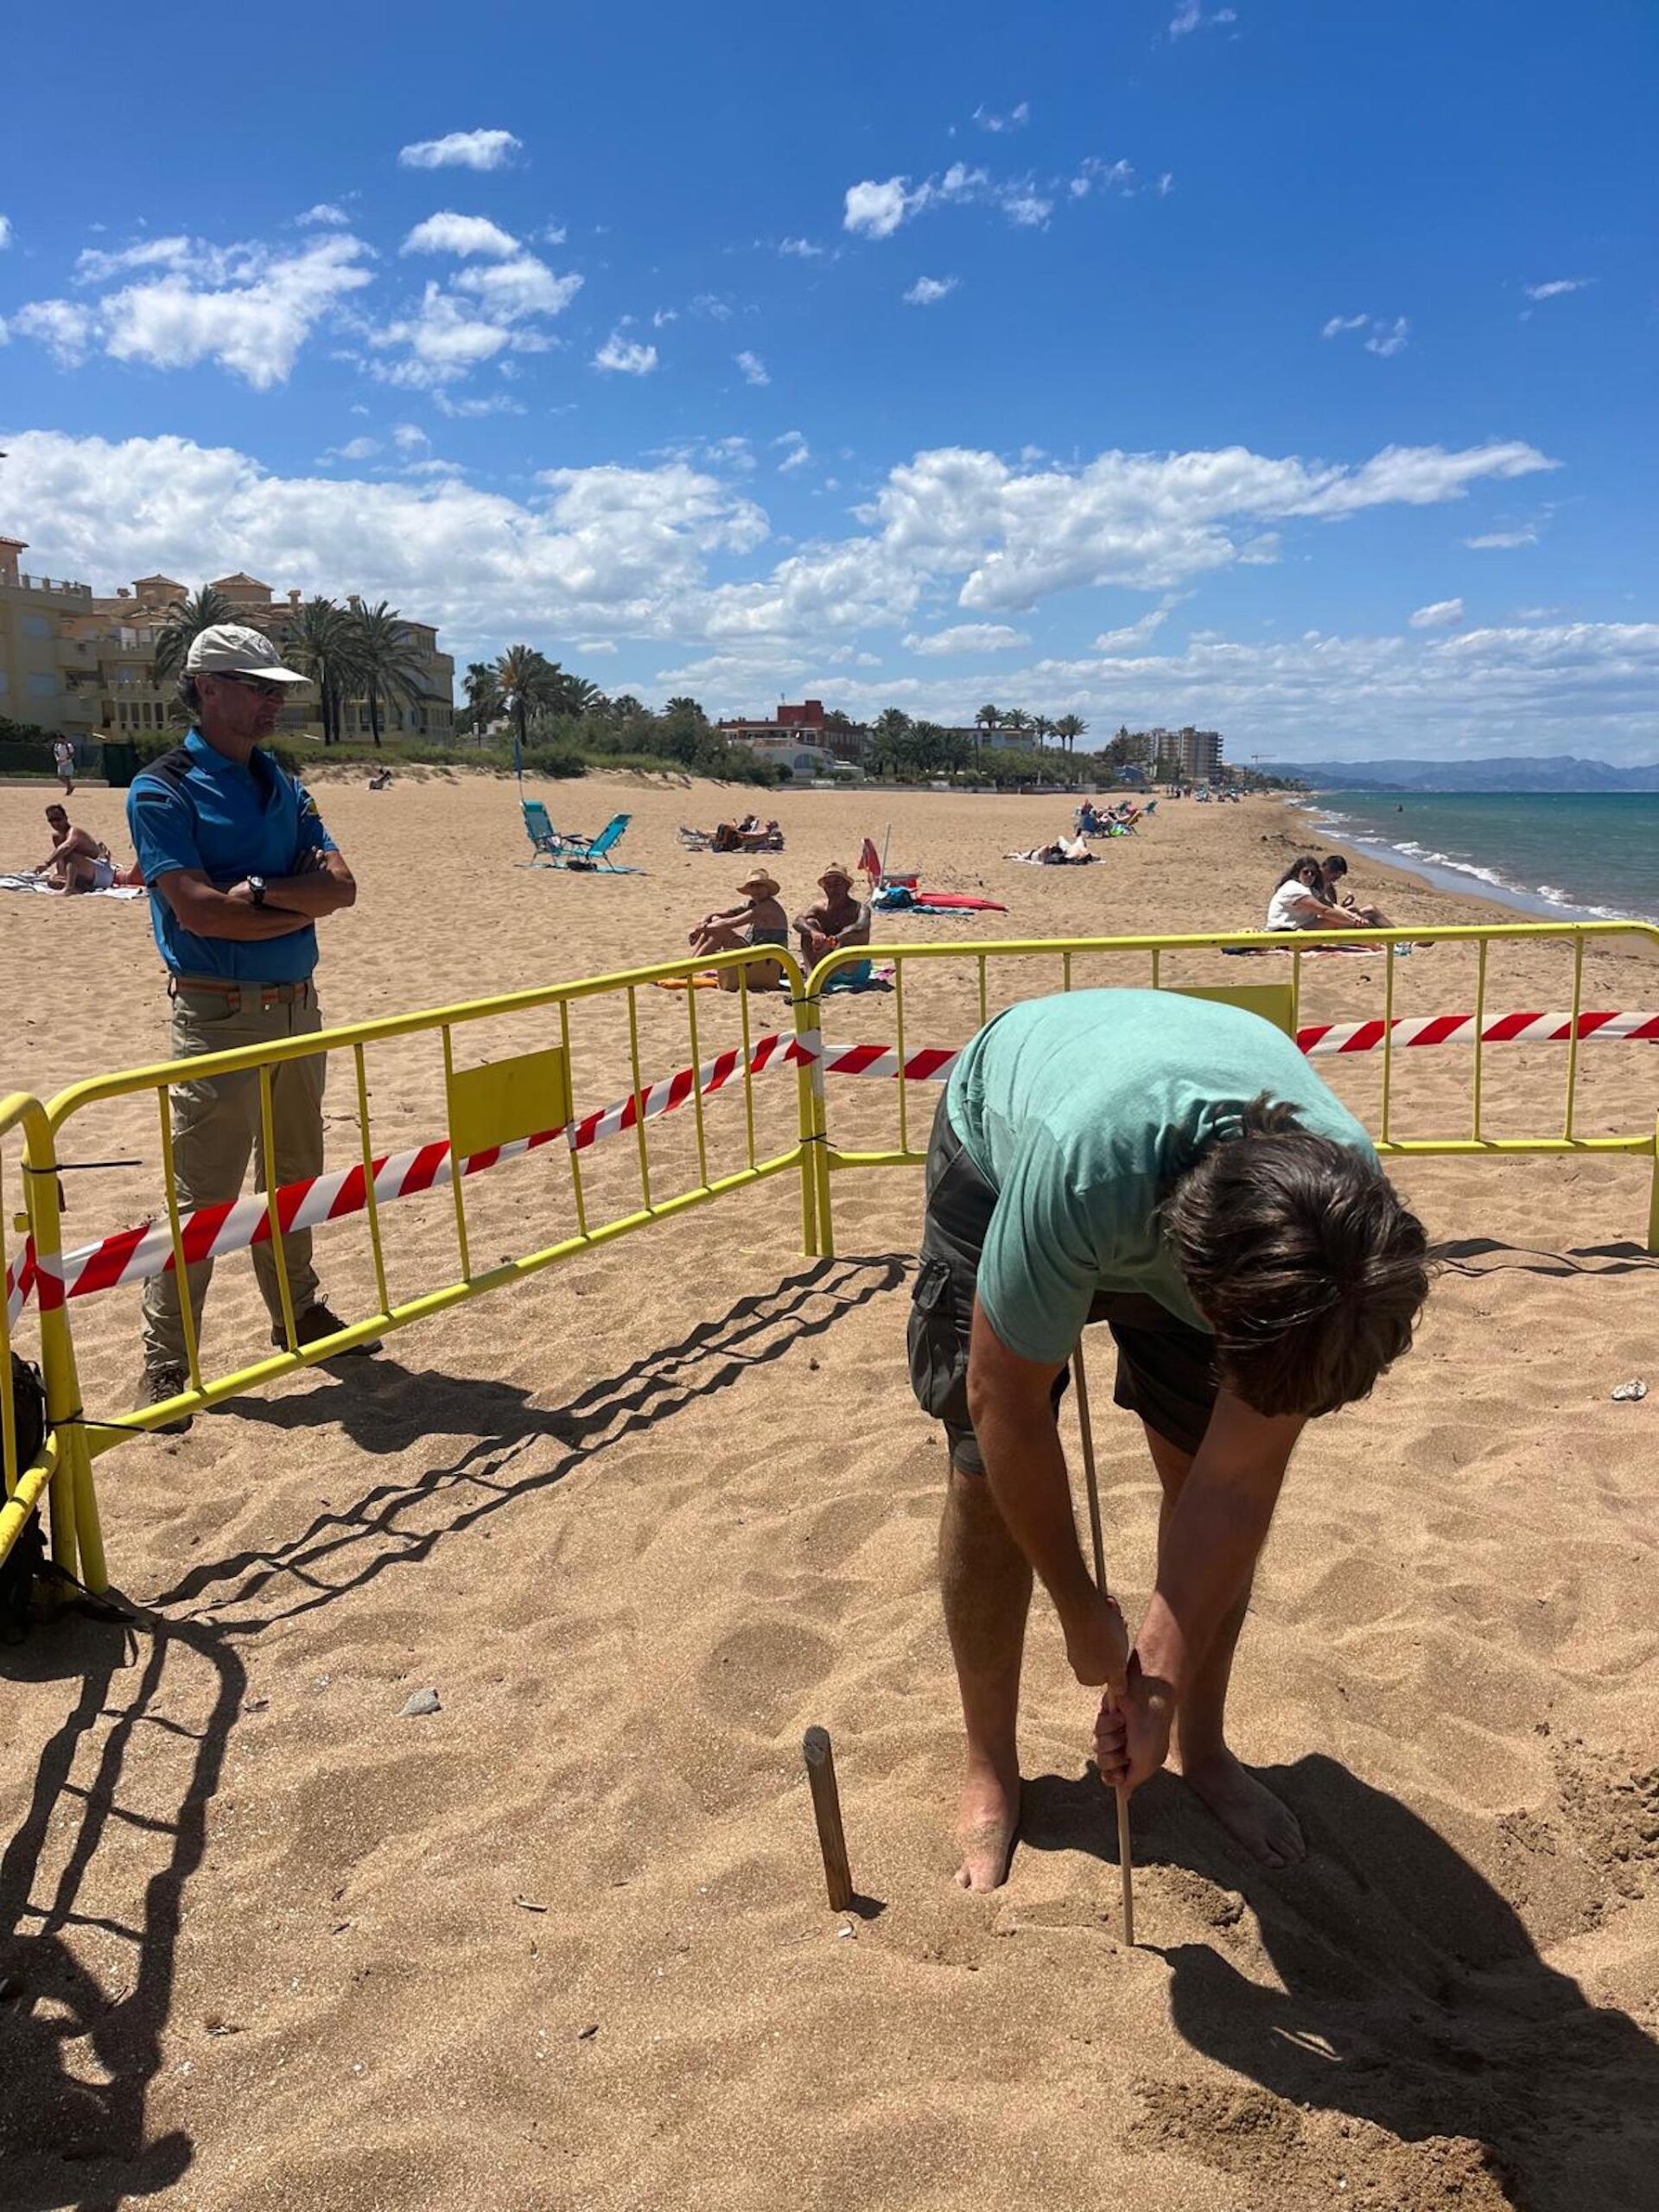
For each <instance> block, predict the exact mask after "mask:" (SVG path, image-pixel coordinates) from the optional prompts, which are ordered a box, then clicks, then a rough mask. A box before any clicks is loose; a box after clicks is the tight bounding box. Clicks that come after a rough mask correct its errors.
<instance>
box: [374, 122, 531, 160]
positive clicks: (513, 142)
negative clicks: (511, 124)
mask: <svg viewBox="0 0 1659 2212" xmlns="http://www.w3.org/2000/svg"><path fill="white" fill-rule="evenodd" d="M523 150H524V142H523V140H522V139H518V138H515V137H513V135H512V131H511V130H452V131H450V132H449V133H448V136H447V137H442V138H422V139H419V140H417V141H416V143H415V144H414V145H412V146H404V147H402V148H400V149H399V151H398V155H397V161H398V165H399V167H400V168H406V169H500V168H505V167H506V166H507V164H508V162H510V161H512V157H513V156H514V155H515V154H518V153H522V152H523Z"/></svg>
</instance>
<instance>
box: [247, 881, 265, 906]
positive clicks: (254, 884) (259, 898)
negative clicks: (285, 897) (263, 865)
mask: <svg viewBox="0 0 1659 2212" xmlns="http://www.w3.org/2000/svg"><path fill="white" fill-rule="evenodd" d="M248 888H249V890H250V891H251V892H252V893H253V903H254V905H255V906H264V903H265V879H264V876H263V875H251V876H250V877H249V878H248Z"/></svg>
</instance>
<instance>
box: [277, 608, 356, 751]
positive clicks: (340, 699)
mask: <svg viewBox="0 0 1659 2212" xmlns="http://www.w3.org/2000/svg"><path fill="white" fill-rule="evenodd" d="M283 652H284V653H285V654H286V655H287V656H288V657H289V659H291V660H292V661H293V663H294V665H295V666H296V668H297V669H298V670H299V671H301V673H302V675H305V676H308V677H310V679H311V681H312V682H313V683H315V685H316V687H317V698H318V705H319V713H320V716H321V722H322V741H323V743H324V744H325V745H336V744H338V743H339V741H340V737H341V735H342V734H343V728H342V721H343V716H342V710H343V708H344V705H345V702H346V700H347V699H348V698H350V696H352V694H353V691H354V690H357V688H358V684H359V671H360V667H361V663H360V661H359V658H358V645H357V636H356V626H355V622H354V620H353V615H352V614H351V613H350V611H349V609H347V608H346V607H339V606H336V604H335V603H334V601H333V600H332V599H324V598H322V597H321V596H318V597H317V598H315V599H308V600H307V601H306V602H305V604H304V606H303V607H301V609H300V616H299V620H298V621H297V622H296V623H290V624H289V626H287V628H286V629H285V631H284V632H283Z"/></svg>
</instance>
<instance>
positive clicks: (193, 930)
mask: <svg viewBox="0 0 1659 2212" xmlns="http://www.w3.org/2000/svg"><path fill="white" fill-rule="evenodd" d="M308 680H309V679H308V677H303V676H302V675H300V674H299V673H298V672H297V671H296V670H294V669H291V668H284V667H283V664H282V660H281V658H280V656H279V655H278V653H277V648H276V646H275V645H272V643H271V642H270V639H269V638H267V637H266V636H264V633H263V632H260V631H258V630H253V629H249V628H246V627H245V626H243V625H242V624H240V623H235V622H219V623H215V624H213V626H211V627H209V628H207V629H205V630H202V631H200V632H199V633H198V634H197V636H196V637H195V638H194V639H192V641H191V645H190V648H189V651H188V653H187V654H186V656H185V664H184V670H183V673H182V674H181V677H180V678H179V696H180V698H181V701H182V702H183V704H184V706H185V708H186V709H187V710H188V713H189V715H190V720H191V728H190V732H189V734H188V736H187V737H186V739H185V741H184V742H183V744H182V745H181V746H178V747H175V749H174V750H173V751H172V752H171V753H167V754H165V755H164V756H163V757H162V759H161V760H156V761H152V762H151V764H150V765H149V767H148V768H146V769H144V770H143V772H142V773H140V774H139V775H138V776H137V777H136V778H135V779H134V781H133V785H132V788H131V790H130V791H129V792H128V794H127V820H128V822H129V823H130V826H131V829H132V839H133V843H134V845H135V846H136V847H137V853H138V865H139V868H141V870H142V871H143V880H144V882H145V884H146V885H147V886H148V887H149V908H150V922H151V925H152V927H153V929H154V931H155V933H156V946H157V949H158V950H160V953H161V956H162V964H163V965H164V966H165V968H166V969H167V973H168V997H169V998H170V999H171V1001H172V1003H173V1024H172V1038H171V1052H172V1057H173V1058H175V1059H191V1058H197V1057H198V1056H200V1054H202V1053H204V1052H228V1051H232V1050H233V1049H234V1048H236V1047H237V1046H244V1045H259V1044H265V1043H274V1042H276V1041H277V1039H283V1038H288V1037H296V1036H299V1035H302V1034H310V1033H313V1032H315V1031H316V1030H319V1029H321V1027H322V1016H321V1014H320V1013H319V1011H318V1008H317V995H316V988H315V983H314V982H313V980H312V979H313V974H314V971H315V968H316V964H317V932H316V925H317V923H318V922H319V921H321V920H322V919H324V918H327V916H329V915H332V914H337V913H340V912H344V910H345V909H346V907H348V906H351V905H352V904H353V902H354V900H355V899H356V897H357V886H356V884H355V882H354V881H353V876H352V871H351V869H350V868H348V867H347V866H346V861H345V859H344V858H343V856H342V855H341V854H340V851H339V850H338V849H337V848H336V846H335V844H334V839H333V838H332V837H331V836H329V835H328V832H327V830H326V829H324V828H323V826H322V822H321V817H319V815H318V813H317V809H316V805H315V802H314V800H313V799H312V798H311V797H310V794H309V793H308V791H307V790H306V788H305V786H304V785H303V784H302V783H300V782H299V781H298V780H297V779H296V778H294V777H292V776H290V775H289V774H288V773H287V772H286V771H285V770H284V769H283V768H281V767H279V766H278V765H277V762H276V761H275V760H272V759H271V757H270V754H269V753H266V752H265V751H264V750H263V749H262V748H263V747H264V745H265V743H266V741H268V740H269V739H270V736H271V735H272V734H273V732H274V731H275V729H276V727H277V715H278V714H279V713H280V712H281V710H282V708H283V702H285V701H286V700H288V699H289V698H290V697H291V696H293V692H294V690H295V687H296V686H297V685H300V684H303V683H307V682H308ZM325 1065H326V1056H325V1055H324V1054H322V1053H316V1054H314V1055H312V1056H311V1057H309V1058H304V1059H297V1060H286V1061H283V1063H282V1064H281V1065H278V1066H277V1067H276V1068H275V1069H273V1071H272V1073H271V1082H270V1093H271V1130H272V1136H273V1140H274V1148H275V1153H276V1157H275V1159H274V1160H270V1161H268V1160H266V1159H265V1156H264V1135H263V1132H262V1128H261V1114H260V1103H259V1086H258V1084H257V1080H256V1079H255V1077H254V1075H253V1073H252V1072H251V1071H247V1072H243V1073H238V1074H235V1075H229V1076H220V1077H214V1078H213V1079H211V1080H208V1081H206V1082H200V1083H180V1084H174V1085H173V1086H172V1088H171V1090H169V1092H168V1103H169V1109H170V1114H171V1120H172V1135H173V1162H174V1171H175V1182H176V1185H177V1191H178V1202H179V1206H180V1210H181V1211H189V1210H190V1209H191V1208H192V1207H194V1206H202V1205H218V1204H219V1203H221V1202H223V1201H225V1200H226V1199H231V1198H236V1197H237V1195H238V1192H240V1190H241V1187H242V1179H243V1177H244V1176H245V1173H247V1166H248V1159H249V1155H250V1154H252V1155H253V1156H254V1160H255V1163H256V1166H255V1182H256V1185H257V1188H258V1189H260V1190H264V1188H265V1187H266V1182H267V1179H268V1177H270V1178H273V1179H274V1180H275V1181H276V1183H277V1185H279V1186H280V1185H283V1184H286V1183H293V1182H299V1181H302V1180H303V1179H305V1178H307V1177H308V1176H312V1175H317V1174H320V1173H321V1171H322V1157H323V1145H322V1089H323V1072H324V1068H325ZM253 1263H254V1272H255V1274H256V1276H257V1280H258V1284H259V1289H260V1293H261V1294H262V1296H263V1297H264V1301H265V1306H266V1309H267V1311H268V1312H269V1313H270V1319H271V1336H272V1341H273V1342H275V1343H277V1344H283V1343H285V1342H286V1335H285V1325H284V1322H283V1294H282V1289H281V1287H280V1285H279V1283H278V1280H277V1258H276V1255H275V1253H274V1251H273V1250H272V1249H271V1247H270V1244H268V1243H260V1244H256V1245H255V1247H254V1248H253ZM283 1263H284V1268H285V1270H286V1274H287V1278H288V1291H289V1303H290V1305H291V1306H292V1309H293V1313H294V1320H295V1333H296V1337H297V1338H298V1341H299V1342H300V1343H301V1344H315V1343H316V1342H318V1341H319V1340H320V1339H321V1338H324V1337H329V1336H333V1335H334V1333H335V1332H336V1331H338V1330H339V1329H340V1328H342V1327H344V1325H345V1324H344V1323H343V1322H341V1321H340V1319H338V1317H337V1316H336V1315H335V1314H334V1313H331V1312H330V1310H329V1308H328V1307H327V1306H326V1305H325V1304H324V1303H323V1301H322V1294H321V1291H320V1289H319V1287H318V1284H317V1277H316V1274H315V1270H314V1268H312V1265H311V1235H310V1231H309V1230H296V1231H290V1232H289V1234H288V1235H287V1236H284V1237H283ZM187 1273H188V1282H189V1291H190V1305H191V1311H192V1313H194V1316H195V1319H196V1325H197V1326H198V1328H200V1321H201V1311H202V1302H203V1300H204V1299H205V1298H206V1296H207V1286H208V1283H209V1281H210V1280H211V1278H212V1275H213V1262H212V1261H211V1260H205V1261H202V1262H199V1263H196V1264H194V1265H193V1266H191V1267H190V1268H188V1270H187ZM143 1346H144V1376H143V1396H144V1402H145V1403H146V1404H149V1405H159V1404H161V1403H162V1402H163V1401H165V1400H168V1399H171V1398H175V1397H177V1396H179V1395H181V1393H182V1392H183V1391H185V1390H186V1389H188V1387H189V1376H188V1347H187V1344H186V1339H185V1331H184V1321H183V1318H182V1315H181V1311H180V1300H179V1287H178V1281H177V1277H176V1276H175V1274H173V1272H172V1271H171V1270H170V1269H169V1270H168V1273H167V1274H162V1275H157V1276H155V1277H154V1278H152V1280H151V1281H149V1282H147V1283H146V1284H145V1286H144V1297H143ZM359 1349H360V1350H361V1351H372V1350H373V1349H375V1347H374V1346H372V1345H369V1344H365V1345H363V1346H361V1347H359ZM160 1426H161V1427H162V1431H163V1433H166V1434H168V1435H172V1434H176V1433H179V1432H181V1431H182V1430H184V1429H187V1428H188V1427H189V1426H190V1418H189V1415H188V1414H181V1416H180V1417H178V1418H177V1419H175V1420H174V1421H167V1422H164V1423H162V1424H160Z"/></svg>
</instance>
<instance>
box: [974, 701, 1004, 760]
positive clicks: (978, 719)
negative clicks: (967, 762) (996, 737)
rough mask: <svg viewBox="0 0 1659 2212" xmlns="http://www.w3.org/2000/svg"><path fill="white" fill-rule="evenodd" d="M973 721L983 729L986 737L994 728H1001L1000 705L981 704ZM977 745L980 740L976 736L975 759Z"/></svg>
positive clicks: (977, 751)
mask: <svg viewBox="0 0 1659 2212" xmlns="http://www.w3.org/2000/svg"><path fill="white" fill-rule="evenodd" d="M974 721H975V725H976V728H979V729H982V730H983V732H984V734H985V735H986V736H987V737H988V736H989V735H990V734H991V732H992V731H993V730H994V729H1001V727H1002V709H1001V707H993V706H990V705H986V706H983V707H982V708H981V709H980V710H979V712H978V713H977V714H976V715H975V716H974ZM979 745H980V741H979V739H978V738H977V737H976V738H975V740H974V756H975V758H976V759H977V758H978V756H979Z"/></svg>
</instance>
